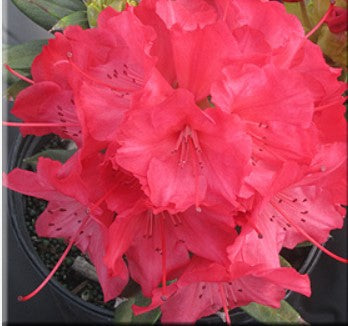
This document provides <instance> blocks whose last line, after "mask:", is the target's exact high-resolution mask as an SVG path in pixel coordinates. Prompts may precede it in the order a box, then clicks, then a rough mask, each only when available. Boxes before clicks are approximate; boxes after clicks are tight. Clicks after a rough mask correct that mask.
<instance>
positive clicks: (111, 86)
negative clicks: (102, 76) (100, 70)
mask: <svg viewBox="0 0 348 326" xmlns="http://www.w3.org/2000/svg"><path fill="white" fill-rule="evenodd" d="M66 55H67V57H68V60H69V63H70V64H71V66H72V67H73V68H74V69H75V70H77V71H78V72H79V73H80V74H81V75H82V76H84V77H86V78H87V79H89V80H91V81H93V82H95V83H96V84H99V85H101V86H105V87H108V88H110V89H112V90H114V91H117V92H133V91H134V90H132V89H127V88H121V87H116V86H114V85H111V84H108V83H106V82H103V81H101V80H99V79H96V78H94V77H92V76H90V75H88V74H87V73H85V72H84V71H83V70H82V69H81V68H80V67H79V66H77V65H76V64H75V63H74V62H73V61H72V60H71V58H72V53H71V52H68V53H67V54H66Z"/></svg>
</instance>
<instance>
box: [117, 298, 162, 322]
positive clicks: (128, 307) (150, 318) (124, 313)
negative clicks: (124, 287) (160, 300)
mask: <svg viewBox="0 0 348 326" xmlns="http://www.w3.org/2000/svg"><path fill="white" fill-rule="evenodd" d="M150 303H151V299H149V298H145V297H144V296H143V295H142V294H141V292H139V293H138V294H137V295H136V296H135V297H131V298H129V299H128V300H127V301H125V302H122V303H121V304H120V305H119V306H118V307H117V308H116V311H115V317H114V322H115V323H116V324H117V323H127V324H128V323H133V324H147V325H153V324H154V323H155V322H156V321H157V319H158V318H159V317H160V315H161V311H160V309H159V308H156V309H154V310H151V311H149V312H146V313H144V314H141V315H138V316H135V315H134V314H133V310H132V305H133V304H136V305H138V306H147V305H148V304H150Z"/></svg>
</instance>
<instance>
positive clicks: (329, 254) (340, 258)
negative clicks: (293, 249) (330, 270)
mask: <svg viewBox="0 0 348 326" xmlns="http://www.w3.org/2000/svg"><path fill="white" fill-rule="evenodd" d="M270 203H271V205H272V206H273V207H274V208H275V209H276V210H277V211H278V212H279V213H280V214H281V216H283V217H284V218H285V220H286V221H287V222H288V223H289V224H290V225H291V226H292V227H294V228H295V229H296V230H297V231H298V232H299V233H301V234H302V235H303V236H304V237H305V238H306V239H307V240H308V241H310V242H312V243H313V244H314V245H315V246H317V247H318V248H319V249H320V250H321V251H323V252H324V253H326V254H327V255H328V256H330V257H332V258H333V259H335V260H337V261H339V262H342V263H345V264H348V259H347V258H343V257H340V256H338V255H336V254H334V253H332V252H331V251H330V250H328V249H326V248H325V247H323V246H322V245H321V244H320V243H319V242H318V241H316V240H315V239H314V238H312V237H311V236H310V235H309V234H308V233H307V232H306V231H305V230H303V229H302V228H301V227H299V226H298V225H296V224H295V223H293V221H292V220H291V219H290V218H289V217H288V216H287V214H286V213H285V212H284V211H283V210H282V209H281V208H280V207H278V205H276V204H275V203H273V202H272V201H271V202H270Z"/></svg>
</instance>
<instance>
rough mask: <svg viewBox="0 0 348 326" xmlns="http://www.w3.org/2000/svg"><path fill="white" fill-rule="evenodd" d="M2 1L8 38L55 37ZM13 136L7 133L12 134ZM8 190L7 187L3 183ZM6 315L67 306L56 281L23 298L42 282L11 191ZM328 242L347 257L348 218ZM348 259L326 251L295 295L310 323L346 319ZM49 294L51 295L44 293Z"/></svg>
mask: <svg viewBox="0 0 348 326" xmlns="http://www.w3.org/2000/svg"><path fill="white" fill-rule="evenodd" d="M2 6H3V31H2V32H3V42H4V43H5V44H19V43H22V42H25V41H29V40H34V39H40V38H41V39H42V38H48V37H50V34H49V33H48V32H46V31H45V30H44V29H42V28H41V27H39V26H37V25H35V24H34V23H32V22H31V21H30V20H29V19H28V18H27V17H26V16H24V15H23V14H22V13H21V12H19V11H18V10H17V8H16V7H15V6H13V4H12V3H11V2H10V1H9V0H4V1H2ZM6 108H9V106H8V104H7V102H6V101H5V100H3V119H11V117H7V116H6V115H7V114H6V112H7V111H8V110H6ZM9 129H10V128H3V166H4V170H5V171H6V170H7V167H6V166H7V161H6V157H7V153H8V151H9V150H10V149H11V143H12V142H13V140H14V137H15V135H16V134H17V133H18V132H17V130H13V129H11V130H9ZM7 136H8V139H7ZM3 190H5V189H3ZM3 197H4V198H3V203H4V205H3V222H2V223H3V230H4V232H6V230H7V232H6V234H5V233H4V234H3V248H4V249H3V294H2V296H3V321H5V322H6V321H7V322H10V323H38V322H51V323H52V322H63V321H64V320H63V319H62V311H60V310H59V309H57V305H56V302H55V299H54V296H50V295H49V293H50V291H52V289H51V287H49V286H48V287H47V288H45V289H44V290H43V291H42V293H41V295H40V294H39V295H38V296H36V297H35V298H33V299H32V300H30V301H29V302H25V303H19V302H18V301H17V299H16V298H17V296H18V294H23V293H27V292H29V291H31V290H32V287H31V284H32V281H34V282H35V283H34V284H39V283H40V279H39V277H38V279H37V280H31V281H29V282H28V279H27V278H26V276H28V275H31V273H32V272H33V267H32V266H31V264H30V262H29V260H28V258H27V257H25V254H24V252H23V250H22V249H21V247H20V246H19V245H18V243H17V241H16V239H15V237H14V234H13V232H12V230H10V227H9V224H8V223H7V215H6V214H7V213H6V204H5V203H6V191H4V195H3ZM332 236H333V237H332V238H331V239H330V240H329V241H328V243H327V248H328V249H329V250H331V251H333V252H334V253H336V254H338V255H341V256H343V257H347V221H346V222H345V226H344V229H343V230H336V231H333V232H332ZM347 272H348V270H347V265H345V264H343V263H339V262H337V261H335V260H333V259H332V258H330V257H328V256H327V255H325V254H322V255H321V258H320V259H319V262H318V264H317V266H316V267H315V269H314V270H313V272H312V274H311V281H312V297H311V298H306V297H303V296H292V297H291V298H290V299H289V301H290V303H292V304H294V305H295V306H296V308H297V310H298V311H299V312H300V314H301V315H302V317H303V318H304V319H305V320H306V321H307V322H309V323H345V322H347V279H348V274H347ZM45 293H46V294H48V296H47V295H45Z"/></svg>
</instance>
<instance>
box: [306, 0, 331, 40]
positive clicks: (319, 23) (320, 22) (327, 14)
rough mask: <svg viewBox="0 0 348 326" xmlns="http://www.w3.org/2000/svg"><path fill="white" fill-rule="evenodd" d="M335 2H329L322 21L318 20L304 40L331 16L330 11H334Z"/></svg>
mask: <svg viewBox="0 0 348 326" xmlns="http://www.w3.org/2000/svg"><path fill="white" fill-rule="evenodd" d="M335 3H336V1H335V0H330V6H329V8H328V10H327V11H326V13H325V15H324V16H323V17H322V19H320V20H319V22H318V24H316V25H315V26H314V28H313V29H312V30H311V31H310V32H309V33H308V34H307V35H306V38H309V37H311V36H312V35H313V34H314V33H315V32H316V31H317V30H318V29H319V28H320V26H321V25H322V24H323V23H324V22H325V20H326V18H327V17H328V16H329V15H330V14H331V12H332V10H334V5H335Z"/></svg>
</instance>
